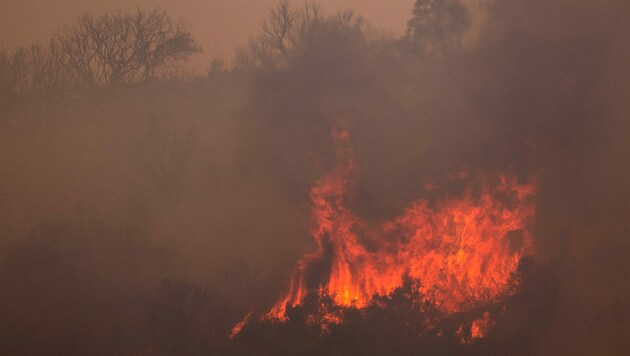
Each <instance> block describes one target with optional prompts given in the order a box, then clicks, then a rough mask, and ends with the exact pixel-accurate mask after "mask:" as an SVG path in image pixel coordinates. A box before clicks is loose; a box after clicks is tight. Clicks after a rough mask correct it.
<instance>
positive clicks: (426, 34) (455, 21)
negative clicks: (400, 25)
mask: <svg viewBox="0 0 630 356" xmlns="http://www.w3.org/2000/svg"><path fill="white" fill-rule="evenodd" d="M469 26H470V18H469V14H468V10H467V9H466V7H465V6H463V5H462V4H461V3H460V1H459V0H416V3H415V5H414V7H413V10H412V17H411V20H409V22H408V24H407V32H406V34H405V37H404V42H405V44H406V45H407V47H408V49H409V50H410V51H411V52H412V53H415V54H418V55H430V54H438V55H439V54H445V53H448V52H450V51H453V50H455V49H457V48H459V46H460V45H461V40H462V36H463V35H464V32H465V31H466V29H467V28H468V27H469Z"/></svg>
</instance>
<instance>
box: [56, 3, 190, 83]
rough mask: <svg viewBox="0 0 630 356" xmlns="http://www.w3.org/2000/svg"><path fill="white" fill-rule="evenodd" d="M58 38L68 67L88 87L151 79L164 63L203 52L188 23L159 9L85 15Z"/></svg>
mask: <svg viewBox="0 0 630 356" xmlns="http://www.w3.org/2000/svg"><path fill="white" fill-rule="evenodd" d="M55 39H56V41H57V42H58V43H59V46H60V48H61V50H62V51H63V54H64V56H65V58H64V59H65V60H64V62H65V63H66V65H67V67H68V68H69V69H70V70H71V71H72V72H73V73H74V75H75V76H76V77H77V79H78V80H79V82H80V84H83V85H86V86H100V85H108V84H113V85H120V84H127V83H133V82H137V81H141V80H148V79H151V78H153V77H155V75H156V70H157V69H159V68H160V67H162V66H163V65H165V64H166V63H168V62H171V61H175V62H176V61H181V60H186V59H188V57H189V56H190V55H191V54H193V53H196V52H199V51H200V49H199V47H198V46H197V45H196V44H195V41H194V39H193V38H192V35H191V34H190V32H189V31H188V30H187V29H186V25H185V23H184V22H182V21H179V22H174V21H172V20H171V19H170V18H169V17H168V16H167V15H166V13H165V12H164V11H160V10H151V11H148V12H147V11H142V10H138V11H137V12H136V13H135V14H133V15H129V14H127V15H122V14H113V15H110V14H104V15H101V16H98V17H96V16H93V15H89V14H87V13H84V14H82V15H81V16H79V18H78V19H77V20H76V22H75V23H74V24H73V25H72V26H68V27H66V28H64V29H63V30H62V31H60V32H58V33H57V34H56V35H55Z"/></svg>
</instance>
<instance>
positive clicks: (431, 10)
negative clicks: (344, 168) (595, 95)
mask: <svg viewBox="0 0 630 356" xmlns="http://www.w3.org/2000/svg"><path fill="white" fill-rule="evenodd" d="M469 22H470V21H469V16H468V13H467V10H466V8H465V7H464V6H462V5H461V4H460V3H459V1H458V0H446V1H443V0H442V1H436V0H419V1H417V2H416V5H415V7H414V10H413V17H412V18H411V20H409V22H408V26H407V31H406V33H405V35H404V36H403V37H401V38H399V39H394V40H391V39H390V38H387V36H385V35H382V36H377V35H376V34H375V33H376V32H375V31H372V30H371V29H369V27H368V25H367V22H366V21H365V20H364V18H363V17H362V16H360V15H358V14H356V13H355V12H353V11H350V10H346V11H340V12H337V13H335V14H333V15H327V14H325V13H324V11H323V10H322V8H321V6H319V5H318V4H314V3H308V2H307V3H305V4H304V5H303V6H301V7H295V6H291V5H290V3H289V2H288V1H281V2H279V3H278V4H277V5H276V6H274V7H273V8H272V9H271V10H270V12H269V14H268V16H267V17H266V18H265V20H264V22H263V25H262V28H261V30H260V33H259V35H258V36H256V37H254V38H253V39H251V40H250V41H249V43H248V44H247V45H246V46H243V47H240V48H238V49H237V50H236V51H235V53H234V55H233V57H232V58H231V60H230V64H229V65H228V64H226V63H225V62H224V61H223V60H222V59H219V58H217V59H214V60H213V61H212V62H211V64H210V68H209V74H212V73H216V72H221V71H227V70H231V71H246V70H252V69H256V68H258V69H269V68H278V67H282V66H286V65H288V64H289V63H291V62H295V61H296V60H299V59H300V58H301V57H302V56H303V55H305V52H306V51H308V49H309V48H312V47H314V46H317V44H318V42H322V41H326V40H328V39H331V37H333V36H338V35H340V34H343V36H345V37H346V38H347V39H348V40H349V41H354V40H357V39H359V40H361V41H366V40H369V41H371V42H378V43H379V44H381V45H393V46H391V48H396V49H397V50H398V51H399V52H400V53H407V54H413V55H417V56H428V55H435V54H441V53H444V52H448V51H453V50H456V49H457V48H459V46H460V44H461V39H462V36H463V34H464V32H465V30H466V29H467V28H468V26H469ZM200 50H201V49H200V47H199V46H198V45H197V43H196V41H195V39H194V38H193V35H192V34H191V32H190V31H189V29H188V26H187V24H186V22H185V21H175V20H173V19H172V18H171V17H170V16H169V15H168V14H167V13H166V12H165V11H162V10H157V9H153V10H137V11H136V12H134V13H130V14H119V13H115V14H102V15H93V14H89V13H83V14H81V15H80V16H79V17H78V18H77V19H76V20H75V21H74V22H73V23H72V24H70V25H67V26H65V27H63V28H62V29H61V30H59V31H57V32H55V33H54V34H53V36H52V38H51V39H50V41H49V42H48V43H47V44H33V45H31V46H26V47H20V48H18V49H16V50H15V51H13V52H10V53H9V52H6V51H5V52H0V95H2V96H3V97H6V96H7V95H8V96H10V95H16V94H30V93H43V92H50V91H62V90H65V89H70V88H94V87H102V86H120V85H125V84H131V83H138V82H142V81H147V80H150V79H153V78H155V77H157V76H159V75H160V74H164V71H163V70H164V69H165V68H167V67H168V65H169V64H176V63H179V62H182V61H185V60H187V59H188V58H189V57H190V55H192V54H194V53H197V52H199V51H200Z"/></svg>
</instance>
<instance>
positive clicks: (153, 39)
mask: <svg viewBox="0 0 630 356" xmlns="http://www.w3.org/2000/svg"><path fill="white" fill-rule="evenodd" d="M133 34H134V37H135V43H134V50H135V53H136V56H137V61H138V64H139V65H140V67H141V68H142V79H143V80H147V79H150V78H153V77H154V75H155V71H156V69H158V68H159V67H160V66H162V65H163V64H164V63H165V62H167V61H169V60H173V61H179V60H186V59H188V57H189V56H190V55H191V54H194V53H197V52H199V51H200V50H201V49H200V48H199V47H198V46H197V44H196V43H195V40H194V39H193V38H192V35H191V34H190V31H188V29H187V26H186V24H185V23H184V22H183V21H179V22H173V21H172V20H171V19H170V18H169V17H168V16H167V15H166V13H165V12H164V11H160V10H151V11H149V12H144V11H141V10H138V11H137V12H136V13H135V15H134V17H133Z"/></svg>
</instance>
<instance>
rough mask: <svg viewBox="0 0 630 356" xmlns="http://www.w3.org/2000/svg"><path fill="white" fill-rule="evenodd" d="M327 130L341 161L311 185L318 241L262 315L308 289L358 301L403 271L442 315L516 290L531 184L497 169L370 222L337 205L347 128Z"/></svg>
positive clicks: (386, 288)
mask: <svg viewBox="0 0 630 356" xmlns="http://www.w3.org/2000/svg"><path fill="white" fill-rule="evenodd" d="M333 137H334V138H335V140H336V141H337V148H338V149H337V153H338V155H339V157H340V161H341V163H340V164H339V165H338V166H337V168H336V169H334V170H333V171H332V172H331V173H329V174H328V175H326V176H325V177H324V178H322V179H321V180H320V181H318V182H317V183H316V184H315V186H314V187H313V188H312V189H311V201H312V207H311V227H310V233H311V235H312V236H313V238H314V239H315V242H316V243H317V246H318V248H317V250H316V251H315V252H313V253H310V254H307V255H305V256H304V257H303V258H302V259H301V260H300V261H299V262H298V263H297V266H296V269H295V271H294V273H293V275H292V277H291V280H290V284H289V289H288V292H287V293H286V294H284V295H283V296H282V298H280V300H279V301H278V302H277V303H276V304H275V306H274V307H273V308H272V309H271V311H270V312H269V313H268V314H267V317H268V318H271V319H277V320H285V319H286V315H285V314H286V310H287V307H288V306H289V305H290V306H293V307H295V306H298V305H300V304H301V302H302V300H303V298H304V297H305V295H306V294H307V293H310V292H319V293H326V294H328V295H330V296H331V297H332V298H333V300H334V302H335V303H336V304H337V305H340V306H353V307H357V308H362V307H365V306H367V305H368V304H369V303H371V300H372V296H374V295H381V296H383V295H387V294H389V293H391V292H392V291H394V289H396V288H398V287H400V286H402V284H403V280H404V278H405V277H410V278H412V279H414V280H419V281H421V284H420V287H419V288H420V292H421V293H422V295H424V296H426V298H431V302H432V303H434V304H435V305H436V306H437V307H438V308H439V310H440V311H441V312H443V313H444V314H452V313H455V312H459V311H464V310H467V309H469V308H472V307H474V306H480V305H486V304H488V303H492V302H495V301H498V300H499V299H500V298H501V297H503V296H506V295H511V294H513V293H515V292H516V290H517V288H518V284H519V280H518V278H516V277H515V274H516V271H517V267H518V264H519V261H520V259H521V258H522V257H523V256H524V255H526V254H528V253H531V250H532V243H531V236H530V234H529V232H528V229H527V226H528V224H529V222H530V221H531V220H532V218H533V216H534V212H535V209H534V206H533V204H532V203H531V199H530V198H531V197H532V196H533V194H534V192H535V187H534V183H529V184H519V183H518V182H517V181H516V180H515V179H513V178H510V177H508V176H500V177H499V179H498V183H497V184H494V185H492V186H491V185H489V184H483V185H482V186H481V189H480V190H479V192H478V193H477V194H475V195H473V194H472V193H471V192H468V193H466V194H465V195H464V196H463V197H461V198H458V199H448V200H444V201H442V202H440V203H438V204H437V205H436V207H431V206H430V205H429V203H428V202H427V201H425V200H417V201H414V202H412V203H411V204H410V205H409V207H408V208H407V209H406V210H405V211H404V212H403V214H402V215H401V216H399V217H398V218H396V219H393V221H390V222H387V223H384V224H382V225H380V226H378V227H373V226H369V225H368V224H367V223H366V222H365V221H363V220H362V219H360V218H359V217H358V216H357V215H355V214H354V213H353V212H351V211H350V210H349V209H348V208H347V207H346V205H345V202H346V199H347V192H348V186H349V185H350V183H351V182H352V176H353V173H354V172H355V171H356V169H357V167H356V164H355V162H354V160H353V158H352V154H351V151H350V150H349V149H348V146H349V145H348V143H349V134H348V132H347V131H346V130H334V131H333ZM368 239H369V241H370V244H369V245H370V248H369V249H368V248H367V247H366V245H367V244H365V241H366V240H368ZM322 266H323V267H322ZM317 269H321V271H319V272H318V271H316V270H317ZM313 271H315V272H313ZM313 276H315V277H313ZM311 279H312V280H311ZM484 320H485V319H484ZM484 320H480V321H477V322H475V323H476V324H475V325H473V326H474V328H473V329H474V330H473V331H474V335H473V337H474V338H478V337H483V334H485V329H486V325H488V322H487V321H484ZM482 324H483V325H482ZM482 329H483V330H482Z"/></svg>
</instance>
